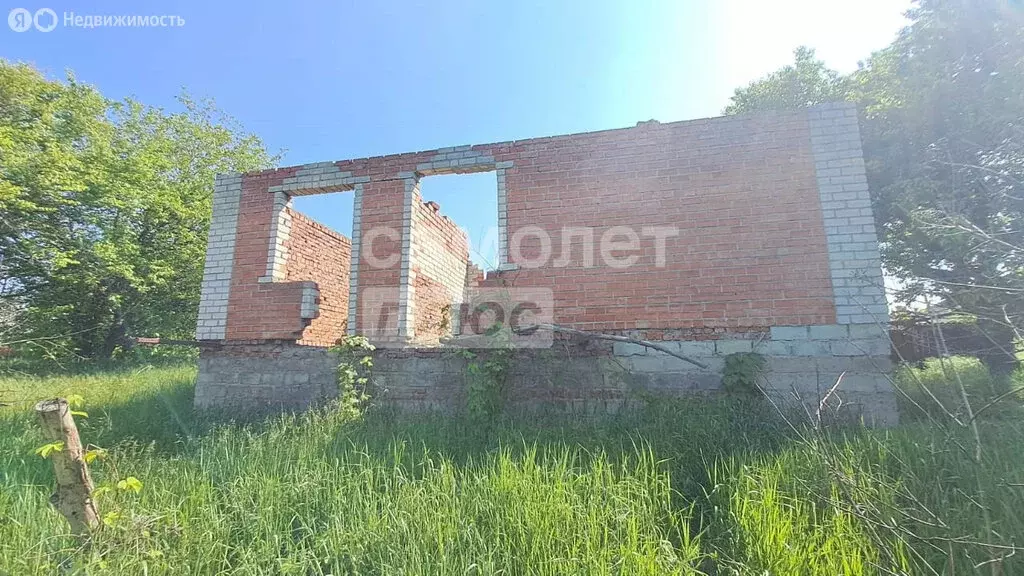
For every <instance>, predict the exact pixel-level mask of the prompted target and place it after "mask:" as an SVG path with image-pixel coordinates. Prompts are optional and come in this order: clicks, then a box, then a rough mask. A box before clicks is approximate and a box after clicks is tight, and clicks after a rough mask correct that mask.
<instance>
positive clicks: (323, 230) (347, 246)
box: [287, 208, 352, 346]
mask: <svg viewBox="0 0 1024 576" xmlns="http://www.w3.org/2000/svg"><path fill="white" fill-rule="evenodd" d="M288 210H289V212H290V213H291V217H292V225H291V234H290V236H289V239H288V242H287V250H288V264H287V279H288V281H289V282H293V281H298V280H313V281H315V282H316V285H317V288H318V289H319V291H320V301H319V316H317V317H316V318H315V319H313V321H312V322H311V323H310V325H309V326H308V327H307V328H306V329H305V331H304V332H303V333H302V339H301V340H300V341H299V343H300V344H310V345H316V346H330V345H332V344H334V342H335V341H337V340H338V338H341V337H342V336H344V335H345V330H346V328H347V323H348V274H349V264H350V261H351V257H352V242H351V240H349V239H348V238H346V237H345V236H343V235H341V234H339V233H337V232H335V231H334V230H331V229H330V228H328V227H326V226H324V225H323V224H320V223H319V222H316V221H314V220H312V219H310V218H309V217H308V216H306V215H305V214H303V213H301V212H299V211H297V210H292V209H291V208H289V209H288Z"/></svg>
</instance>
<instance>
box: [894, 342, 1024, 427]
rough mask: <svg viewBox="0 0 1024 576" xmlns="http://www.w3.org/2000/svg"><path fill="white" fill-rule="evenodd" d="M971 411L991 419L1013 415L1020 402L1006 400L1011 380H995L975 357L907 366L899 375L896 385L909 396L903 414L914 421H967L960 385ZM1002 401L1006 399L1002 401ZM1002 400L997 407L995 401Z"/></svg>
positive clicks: (903, 399)
mask: <svg viewBox="0 0 1024 576" xmlns="http://www.w3.org/2000/svg"><path fill="white" fill-rule="evenodd" d="M961 382H962V383H963V387H964V391H965V392H966V393H967V399H968V401H969V402H970V407H971V410H972V411H974V412H977V411H979V410H981V409H985V412H986V413H987V414H988V416H989V417H992V416H995V415H997V414H1006V413H1007V412H1008V410H1009V412H1011V413H1012V412H1013V408H1014V407H1015V406H1016V405H1018V404H1019V401H1020V400H1019V398H1018V397H1016V396H1013V395H1011V396H1010V397H1002V396H1004V395H1005V394H1006V392H1008V391H1010V390H1011V379H1010V378H1007V377H1001V378H1000V377H995V376H992V375H991V374H990V373H989V371H988V368H987V367H986V366H985V364H983V363H982V362H981V360H979V359H977V358H974V357H971V356H952V357H949V358H928V359H926V360H924V361H922V362H920V363H918V364H915V365H909V364H908V365H904V366H902V367H900V369H899V370H897V372H896V385H897V386H899V388H900V390H901V391H902V392H903V393H904V394H905V396H903V395H901V396H903V397H901V406H900V413H901V414H902V415H903V416H904V417H905V418H909V419H911V420H914V419H927V418H928V417H929V416H930V417H931V418H937V419H949V417H950V415H952V416H956V417H957V418H958V419H963V417H965V416H966V414H967V413H968V410H967V406H966V405H965V404H964V400H963V395H962V394H961V392H960V383H961ZM1001 397H1002V398H1001ZM997 399H998V400H1000V401H999V402H997V403H996V404H995V405H991V406H990V404H991V403H992V402H993V401H994V400H997Z"/></svg>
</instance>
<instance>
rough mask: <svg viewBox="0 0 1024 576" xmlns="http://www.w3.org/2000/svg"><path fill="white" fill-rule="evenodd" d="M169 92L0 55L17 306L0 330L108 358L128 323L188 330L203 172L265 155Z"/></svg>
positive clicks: (2, 281) (202, 236) (3, 173)
mask: <svg viewBox="0 0 1024 576" xmlns="http://www.w3.org/2000/svg"><path fill="white" fill-rule="evenodd" d="M178 102H179V104H180V106H181V109H182V110H181V111H179V112H167V111H165V110H162V109H158V108H153V107H149V106H145V105H143V104H141V103H139V102H137V101H134V100H132V99H126V100H124V101H119V102H115V101H110V100H108V99H105V98H104V97H103V96H102V95H101V94H100V93H99V92H97V91H96V89H94V88H92V87H91V86H87V85H84V84H81V83H79V82H78V81H76V80H75V78H74V77H73V76H70V75H69V76H68V78H67V80H66V81H65V82H58V81H53V80H49V79H47V78H45V77H44V76H43V75H42V74H41V73H40V72H39V71H37V70H35V69H33V68H32V67H30V66H27V65H23V64H11V63H7V62H4V61H2V60H0V303H2V306H3V307H4V309H5V310H7V311H9V312H10V311H14V313H16V315H17V324H16V329H17V330H16V333H15V334H14V335H13V336H12V335H11V334H8V335H7V336H6V337H0V340H6V341H11V340H27V339H33V340H35V341H36V342H37V343H38V342H41V341H45V342H47V343H48V344H49V345H48V346H47V347H46V348H47V351H50V352H52V351H53V350H54V347H55V346H58V347H61V349H63V350H65V351H67V352H72V353H75V354H77V355H80V356H83V357H89V358H109V357H111V355H113V354H114V353H115V352H116V351H117V350H119V349H120V348H123V347H124V346H126V345H127V344H128V343H129V342H130V341H129V337H130V336H135V335H164V336H174V337H188V336H190V335H191V334H192V331H193V329H194V326H195V315H196V309H197V307H198V299H199V285H200V282H201V280H202V268H203V262H204V252H205V248H206V231H207V227H208V225H209V217H210V198H211V194H212V189H213V178H214V175H215V174H217V173H220V172H230V171H246V170H253V169H259V168H265V167H268V166H270V165H271V164H272V163H273V161H274V158H271V157H270V156H269V155H268V154H267V152H266V150H265V148H264V146H263V143H262V142H261V141H260V140H259V139H258V138H257V137H255V136H253V135H250V134H247V133H245V132H243V131H242V130H241V129H240V128H239V127H238V126H237V124H236V123H235V122H234V121H233V120H231V119H230V118H227V117H225V116H224V115H223V114H221V113H220V112H218V110H217V109H216V108H215V107H214V106H213V104H212V103H211V102H206V101H196V100H193V99H191V98H189V97H188V96H187V95H182V96H179V98H178ZM8 328H10V326H8ZM40 339H45V340H40Z"/></svg>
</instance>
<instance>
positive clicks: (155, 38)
mask: <svg viewBox="0 0 1024 576" xmlns="http://www.w3.org/2000/svg"><path fill="white" fill-rule="evenodd" d="M33 1H35V0H33ZM82 4H84V3H76V2H70V1H66V0H65V1H64V2H63V3H59V2H56V1H54V0H43V1H42V2H40V3H33V4H29V3H28V0H24V1H22V0H19V1H17V2H14V3H10V4H8V5H7V6H6V9H5V10H4V11H3V13H4V14H8V13H9V12H10V10H11V9H13V8H16V7H23V8H27V9H28V10H30V11H32V12H35V11H36V10H38V9H40V8H43V7H48V8H51V9H53V10H54V11H55V12H56V13H57V15H58V18H59V19H60V20H61V21H62V23H61V24H60V25H58V26H57V28H56V29H54V30H53V31H51V32H47V33H43V32H39V31H37V30H34V29H30V30H28V31H26V32H21V33H17V32H14V31H12V30H11V29H10V28H8V27H6V26H2V27H0V57H4V58H7V59H11V60H20V61H27V62H31V63H34V64H35V65H36V66H37V67H39V68H40V69H42V70H43V71H44V72H46V73H47V74H49V75H51V76H53V77H61V76H63V73H64V70H65V69H71V70H73V71H74V72H75V74H76V75H77V77H78V78H79V79H80V80H81V81H84V82H87V83H90V84H94V85H95V86H97V87H98V88H99V89H100V90H101V91H102V92H103V93H104V94H105V95H106V96H108V97H111V98H122V97H125V96H134V97H135V98H137V99H139V100H141V101H142V102H144V103H147V104H151V105H156V106H164V107H173V106H174V96H175V95H176V94H178V93H179V92H180V91H181V89H182V88H185V89H187V90H188V91H189V92H190V93H192V94H193V95H196V96H202V97H211V98H213V99H215V100H216V102H217V104H218V105H219V106H220V107H221V108H222V109H223V110H225V111H226V112H227V113H229V114H231V115H232V116H234V117H235V118H237V119H238V120H239V121H240V122H241V123H242V124H243V125H244V126H245V127H246V128H247V129H248V130H250V131H252V132H255V133H256V134H258V135H259V136H260V137H262V138H263V139H264V141H265V142H266V143H267V146H268V148H269V149H270V150H271V151H278V150H284V151H285V157H284V160H283V161H282V162H283V164H284V165H291V164H302V163H307V162H317V161H325V160H339V159H344V158H355V157H362V156H372V155H378V154H388V153H394V152H404V151H414V150H423V149H431V148H438V147H443V146H453V145H460V144H474V143H485V142H492V141H501V140H512V139H519V138H529V137H535V136H546V135H552V134H562V133H572V132H582V131H589V130H600V129H605V128H616V127H623V126H632V125H634V124H635V123H636V122H637V121H639V120H649V119H652V118H653V119H657V120H660V121H662V122H669V121H675V120H684V119H689V118H700V117H707V116H715V115H718V114H719V113H720V112H721V110H722V108H723V107H724V106H725V105H726V103H727V101H728V98H729V96H730V94H731V93H732V91H733V89H734V88H736V87H737V86H740V85H744V84H746V83H748V82H750V81H751V80H754V79H756V78H757V77H759V76H761V75H763V74H765V73H767V72H770V71H771V70H774V69H775V68H778V67H779V66H781V65H783V64H785V63H787V62H788V61H790V60H791V53H792V50H793V48H795V47H796V46H798V45H801V44H805V45H809V46H811V47H813V48H816V49H817V50H818V54H819V56H821V57H822V58H823V59H824V60H825V61H826V62H827V63H828V64H829V65H830V66H832V67H835V68H838V69H839V70H841V71H849V70H852V69H854V68H855V67H856V63H857V61H858V60H862V59H864V58H866V57H867V56H868V55H869V54H870V53H871V52H872V51H874V50H877V49H879V48H882V47H884V46H885V45H886V44H888V43H889V41H890V40H891V39H892V38H893V37H894V35H895V34H896V32H897V31H898V30H899V28H900V27H901V26H902V25H903V24H904V20H903V17H902V13H903V12H904V11H905V10H906V9H907V8H908V7H909V1H908V0H857V1H853V0H775V1H772V2H765V1H763V0H702V1H697V0H661V1H643V0H622V1H618V2H612V1H607V0H587V1H558V0H541V1H532V0H524V1H518V2H500V3H499V2H488V1H485V0H458V1H451V2H447V1H443V0H432V1H423V2H419V1H417V2H366V1H361V2H355V1H343V2H329V1H326V0H298V1H293V2H289V3H287V4H285V3H280V2H268V1H254V2H245V3H232V2H219V1H215V0H206V1H203V2H198V1H176V2H161V1H151V2H146V3H141V2H137V1H136V2H127V1H123V0H110V1H105V2H95V3H89V6H87V7H86V6H82ZM71 12H74V13H75V14H76V15H81V16H86V15H93V14H97V15H113V16H118V15H136V14H139V15H151V14H155V15H175V16H180V17H181V18H183V19H184V25H183V26H180V27H167V28H159V27H157V28H149V27H147V28H91V29H85V28H75V27H68V26H65V25H63V19H64V15H65V13H71ZM493 178H494V177H493V175H490V174H479V175H472V176H461V177H436V178H427V179H424V181H423V196H424V199H428V200H435V201H437V202H439V203H440V204H441V207H442V212H443V213H445V214H448V215H449V216H451V217H452V218H453V219H454V220H455V221H456V222H458V223H459V224H461V225H462V226H463V227H464V228H466V229H467V230H468V232H469V233H470V237H471V241H472V242H473V244H474V246H475V248H476V249H477V250H476V251H478V252H482V253H484V254H485V256H484V257H480V256H477V258H476V259H477V260H478V261H481V260H487V261H489V260H491V259H492V258H493V257H492V256H491V253H492V250H493V248H492V247H490V246H483V245H481V244H482V243H483V242H484V241H485V239H486V238H487V237H488V236H490V237H492V238H493V236H494V235H493V234H490V235H488V231H489V228H490V227H491V226H493V225H495V223H496V218H497V217H496V211H497V207H496V201H495V199H494V193H493V191H494V183H493V181H492V180H493ZM300 200H301V202H299V203H298V207H299V209H301V210H303V211H304V212H307V213H309V214H310V215H311V216H313V217H314V218H317V219H318V220H321V221H322V222H324V223H326V224H328V225H329V226H332V227H334V228H337V229H338V230H340V231H342V232H344V233H346V234H348V233H349V231H350V229H351V196H350V195H345V194H340V195H332V196H327V197H316V198H303V199H300Z"/></svg>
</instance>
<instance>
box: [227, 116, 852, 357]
mask: <svg viewBox="0 0 1024 576" xmlns="http://www.w3.org/2000/svg"><path fill="white" fill-rule="evenodd" d="M470 150H471V151H473V152H477V153H480V154H485V155H488V156H491V157H493V158H494V161H495V162H507V161H511V162H512V163H513V166H512V167H510V168H507V169H506V170H505V182H506V190H507V204H508V223H509V227H508V228H509V237H510V238H511V236H512V235H513V234H514V233H515V231H516V230H517V229H520V228H522V227H525V226H537V227H539V228H540V229H541V230H543V231H545V232H546V233H547V234H549V236H550V237H551V240H552V254H551V258H550V260H549V261H548V266H546V267H543V268H539V269H520V270H517V271H513V272H507V273H503V274H501V275H500V278H501V279H503V280H505V281H506V283H509V284H511V285H512V286H523V287H550V288H551V289H552V290H553V293H554V298H555V321H556V322H559V323H564V324H570V325H573V326H575V327H577V328H581V329H589V330H633V329H640V330H651V331H658V330H671V329H682V330H697V331H698V332H700V331H702V330H704V329H710V330H719V329H723V328H724V329H729V330H733V331H744V330H751V329H754V330H756V329H758V328H760V327H764V326H771V325H800V324H831V323H834V322H835V320H836V318H835V306H834V301H833V293H832V288H831V283H830V274H829V265H828V254H827V246H826V241H825V234H824V229H823V225H822V214H821V207H820V201H819V197H818V192H817V185H816V179H815V172H814V164H813V158H812V155H811V148H810V133H809V128H808V123H807V118H806V115H805V113H803V112H778V113H768V114H762V115H756V116H735V117H726V118H714V119H708V120H697V121H691V122H677V123H671V124H656V123H655V124H645V125H642V126H637V127H635V128H628V129H621V130H609V131H603V132H593V133H586V134H577V135H568V136H556V137H551V138H538V139H531V140H522V141H516V142H504V143H496V144H485V145H479V146H473V147H471V149H470ZM439 153H440V152H439V151H425V152H417V153H410V154H396V155H391V156H384V157H377V158H364V159H357V160H345V161H339V162H336V163H334V165H335V166H336V167H337V168H338V169H339V170H341V171H344V172H348V173H350V174H351V176H352V177H363V178H369V179H370V180H371V181H370V182H368V183H366V184H364V192H363V201H362V221H361V225H362V231H363V233H364V238H363V246H362V252H363V255H366V254H367V253H368V251H370V252H369V253H371V254H373V255H374V256H376V257H377V258H378V259H381V258H386V257H388V256H391V255H399V254H400V251H401V237H400V234H401V232H402V224H403V204H404V196H405V194H404V193H405V189H404V185H405V183H404V180H403V178H402V177H400V176H399V174H400V173H402V172H410V173H411V172H415V171H417V165H419V164H421V163H424V162H430V161H431V160H432V159H435V158H436V157H437V156H438V154H439ZM295 170H296V169H295V168H291V169H281V170H275V171H267V172H262V173H257V174H252V175H248V176H246V177H245V179H244V181H243V199H242V214H241V216H240V218H239V233H238V239H237V241H236V259H235V261H236V268H235V272H234V275H233V278H232V293H231V298H230V301H229V317H228V338H242V337H244V338H261V337H262V338H268V337H282V336H281V335H282V334H291V335H295V337H298V336H297V335H298V334H300V333H301V330H302V329H303V328H304V327H303V326H301V321H300V320H299V319H298V313H297V309H298V301H299V299H298V296H296V294H297V293H298V292H296V291H295V290H294V289H293V288H289V286H292V285H291V284H269V285H258V284H257V283H256V282H255V278H257V277H259V276H260V275H262V274H263V273H264V269H265V265H266V254H267V245H268V244H267V243H268V238H269V236H268V234H269V219H270V210H271V201H272V198H271V195H270V194H269V193H267V192H266V188H267V186H271V185H274V184H277V183H280V181H281V180H282V179H283V178H285V177H287V176H291V175H292V174H294V172H295ZM257 192H258V193H257ZM416 206H419V202H418V200H417V201H416ZM612 226H628V227H630V228H633V229H635V230H637V231H638V232H640V231H641V229H642V228H643V227H645V226H658V227H664V226H676V227H678V230H679V235H678V236H675V237H672V238H668V239H667V242H666V248H667V250H666V252H667V254H666V256H667V259H666V262H665V266H664V267H657V266H656V265H655V263H654V255H655V252H654V240H653V239H652V238H650V237H641V249H640V251H639V252H638V254H639V256H640V258H639V260H638V262H636V263H635V264H634V265H632V266H630V267H628V268H624V269H615V268H611V267H607V266H604V265H603V264H602V258H601V254H600V238H601V235H602V234H603V233H604V232H605V231H606V230H607V229H608V228H610V227H612ZM380 227H387V228H390V229H391V230H393V231H395V233H396V234H398V236H396V237H395V238H393V239H391V240H388V239H385V238H383V237H378V238H377V239H376V240H375V241H374V242H373V243H372V245H367V243H366V239H367V238H366V236H365V234H368V233H370V232H372V231H373V230H374V229H375V228H380ZM563 227H588V228H591V229H592V230H593V233H594V254H593V260H594V266H593V267H589V268H588V267H584V266H583V258H582V256H581V254H580V246H579V243H578V240H577V244H576V245H574V246H572V247H571V250H569V253H570V254H571V255H572V258H571V259H570V260H569V262H568V265H567V266H565V267H553V266H552V265H551V263H552V262H553V261H555V260H557V259H559V258H560V257H561V256H562V255H563V254H564V253H566V251H567V249H568V248H569V247H563V246H562V229H563ZM531 250H532V251H533V253H536V250H537V246H536V243H534V244H533V245H532V246H531V244H530V243H529V242H527V243H525V244H524V250H523V256H524V257H529V256H531V255H532V254H531ZM392 261H393V265H389V266H386V267H374V266H372V265H371V264H370V263H369V262H368V261H367V259H365V258H360V267H359V275H358V276H359V277H358V282H359V284H358V287H359V301H358V313H359V314H358V318H359V323H358V326H357V330H358V331H359V332H360V333H364V334H367V335H370V336H381V335H396V334H397V324H398V317H397V313H398V310H397V305H396V304H397V302H398V301H399V284H400V281H401V258H399V257H395V258H392ZM412 265H413V267H414V268H415V267H417V266H418V267H419V268H420V269H421V270H422V268H423V263H422V262H418V261H417V258H416V256H415V255H414V256H413V262H412ZM425 277H426V278H428V279H429V278H430V277H429V276H425ZM493 281H496V280H488V281H487V282H488V283H489V282H493ZM419 287H420V285H419V284H417V285H416V288H417V292H418V291H419V290H418V289H419ZM423 288H424V289H423V292H424V293H425V294H427V293H430V290H428V286H426V285H424V286H423ZM374 299H376V300H378V301H380V302H381V303H384V302H388V303H390V304H388V305H389V306H390V307H391V308H392V311H393V313H392V314H390V315H387V316H386V319H384V320H383V321H382V319H381V315H380V310H379V309H377V308H374V305H373V304H374V303H373V302H372V300H374ZM268 303H273V304H274V305H275V307H274V308H273V309H272V310H270V311H268V310H267V308H266V305H267V304H268ZM418 306H419V304H418V303H417V304H416V305H415V307H418ZM424 308H425V309H432V307H431V305H424ZM366 310H374V311H375V315H374V317H373V318H372V319H371V318H367V317H366V314H364V311H366ZM426 314H428V313H427V312H424V315H426ZM417 316H419V315H418V314H417ZM414 320H415V321H416V322H427V320H426V319H425V318H419V317H416V318H415V319H414ZM701 333H702V332H701Z"/></svg>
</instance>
